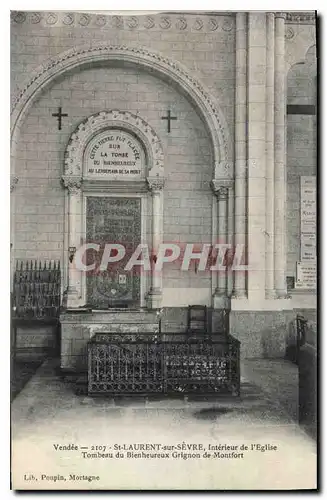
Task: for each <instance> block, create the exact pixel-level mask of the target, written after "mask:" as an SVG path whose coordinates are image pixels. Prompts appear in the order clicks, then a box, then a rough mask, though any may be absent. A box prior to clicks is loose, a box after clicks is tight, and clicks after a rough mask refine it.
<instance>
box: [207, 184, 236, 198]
mask: <svg viewBox="0 0 327 500" xmlns="http://www.w3.org/2000/svg"><path fill="white" fill-rule="evenodd" d="M232 187H233V181H232V180H230V179H212V181H211V189H212V191H213V193H214V194H215V195H216V196H217V197H218V198H219V199H220V200H222V199H226V198H227V196H228V190H229V189H231V188H232Z"/></svg>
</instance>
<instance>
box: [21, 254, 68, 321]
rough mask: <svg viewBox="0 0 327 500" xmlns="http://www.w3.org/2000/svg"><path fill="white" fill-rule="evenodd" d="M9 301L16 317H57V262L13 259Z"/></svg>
mask: <svg viewBox="0 0 327 500" xmlns="http://www.w3.org/2000/svg"><path fill="white" fill-rule="evenodd" d="M12 305H13V310H14V316H15V318H17V319H51V318H58V316H59V308H60V263H59V262H58V263H56V262H48V263H47V262H44V263H43V264H42V263H41V262H39V263H37V261H35V262H34V263H33V262H32V261H31V262H25V263H24V262H23V261H21V262H17V264H16V270H15V273H14V286H13V302H12Z"/></svg>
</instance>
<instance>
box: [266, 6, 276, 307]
mask: <svg viewBox="0 0 327 500" xmlns="http://www.w3.org/2000/svg"><path fill="white" fill-rule="evenodd" d="M266 25H267V45H266V60H267V68H266V298H267V299H269V298H274V297H275V292H274V205H275V203H274V197H275V189H274V188H275V179H274V170H275V166H274V143H275V130H274V102H275V96H274V87H275V84H274V80H275V75H274V69H275V64H274V60H275V54H274V50H275V15H274V13H273V12H268V13H267V14H266Z"/></svg>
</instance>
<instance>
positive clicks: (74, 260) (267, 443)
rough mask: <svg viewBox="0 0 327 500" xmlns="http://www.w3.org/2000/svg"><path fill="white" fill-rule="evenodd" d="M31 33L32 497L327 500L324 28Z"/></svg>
mask: <svg viewBox="0 0 327 500" xmlns="http://www.w3.org/2000/svg"><path fill="white" fill-rule="evenodd" d="M10 24H11V99H12V107H11V177H10V181H11V182H10V190H11V240H10V244H11V245H10V246H11V430H12V443H11V445H12V450H11V451H12V453H11V485H12V489H13V490H88V489H89V490H157V491H158V490H206V491H210V490H217V491H222V490H301V489H303V490H309V489H313V490H315V489H317V410H316V408H317V390H316V385H317V348H316V346H317V315H316V309H317V308H316V305H317V302H316V288H317V272H316V265H317V253H316V197H317V196H316V175H317V87H318V85H317V14H316V12H315V11H309V12H302V11H294V12H293V11H292V12H289V11H282V12H280V11H278V12H277V11H276V12H275V11H270V12H265V11H248V12H244V11H243V12H237V11H216V12H215V11H210V12H206V11H194V10H193V11H171V12H157V11H146V12H145V11H119V12H111V11H77V10H75V11H55V10H54V11H37V12H36V11H31V10H30V11H12V12H11V13H10Z"/></svg>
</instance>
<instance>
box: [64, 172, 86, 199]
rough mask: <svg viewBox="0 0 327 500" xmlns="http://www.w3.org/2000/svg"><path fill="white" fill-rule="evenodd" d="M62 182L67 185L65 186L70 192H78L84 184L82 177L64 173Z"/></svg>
mask: <svg viewBox="0 0 327 500" xmlns="http://www.w3.org/2000/svg"><path fill="white" fill-rule="evenodd" d="M62 183H63V185H64V186H65V188H67V189H68V192H69V194H77V193H78V192H79V191H80V189H81V186H82V179H81V177H77V176H75V177H73V176H71V177H68V176H65V175H63V176H62Z"/></svg>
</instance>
